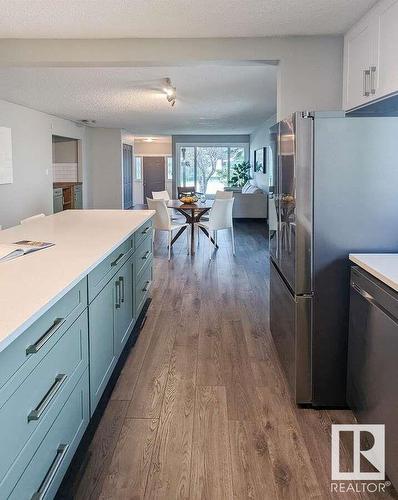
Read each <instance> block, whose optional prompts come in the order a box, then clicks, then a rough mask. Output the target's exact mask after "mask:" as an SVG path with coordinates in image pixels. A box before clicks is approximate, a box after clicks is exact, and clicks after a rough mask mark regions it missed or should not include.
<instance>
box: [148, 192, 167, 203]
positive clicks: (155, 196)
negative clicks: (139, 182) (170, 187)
mask: <svg viewBox="0 0 398 500" xmlns="http://www.w3.org/2000/svg"><path fill="white" fill-rule="evenodd" d="M152 198H153V199H154V200H164V201H170V196H169V193H168V192H167V191H152Z"/></svg>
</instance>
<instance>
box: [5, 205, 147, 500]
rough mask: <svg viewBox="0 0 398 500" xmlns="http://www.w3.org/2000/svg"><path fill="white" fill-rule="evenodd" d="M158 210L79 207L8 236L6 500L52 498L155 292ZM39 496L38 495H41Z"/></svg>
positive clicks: (31, 223)
mask: <svg viewBox="0 0 398 500" xmlns="http://www.w3.org/2000/svg"><path fill="white" fill-rule="evenodd" d="M153 215H154V212H153V211H149V210H145V211H120V210H73V211H65V212H61V213H59V214H56V215H52V216H49V217H45V218H41V219H37V220H34V221H32V222H30V223H29V224H26V225H23V226H22V225H21V226H18V227H14V228H10V229H8V230H5V231H2V232H1V233H0V243H13V242H17V241H20V240H35V241H46V242H52V243H55V245H54V246H53V247H50V248H46V249H43V250H40V251H38V252H35V253H32V254H29V255H25V256H23V257H18V258H17V259H14V260H11V261H8V262H2V263H0V441H1V443H2V446H1V449H0V498H15V499H17V498H18V499H20V498H33V497H34V498H36V497H37V498H43V499H47V498H53V497H54V496H55V494H56V491H57V489H58V487H59V484H60V482H61V481H62V478H63V476H64V474H65V472H66V470H67V468H68V465H69V463H70V461H71V460H72V458H73V455H74V453H75V451H76V449H77V446H78V444H79V442H80V440H81V438H82V436H83V434H84V432H85V429H86V427H87V425H88V423H89V421H90V418H91V417H92V415H93V414H94V412H95V409H96V407H97V405H98V403H99V401H100V399H101V396H102V395H103V393H104V390H105V388H106V386H107V384H108V382H109V380H110V378H111V375H112V373H113V371H114V369H115V367H116V365H117V363H118V360H119V358H120V355H121V353H122V351H123V349H124V347H125V346H126V343H127V341H128V339H129V336H130V334H131V332H132V330H133V328H134V326H135V324H136V321H137V318H138V317H139V315H140V313H141V311H142V309H143V308H144V305H145V303H146V301H147V299H148V294H149V290H150V285H151V282H152V221H151V218H152V217H153ZM35 495H36V496H35Z"/></svg>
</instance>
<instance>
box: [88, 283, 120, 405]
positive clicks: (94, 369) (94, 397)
mask: <svg viewBox="0 0 398 500" xmlns="http://www.w3.org/2000/svg"><path fill="white" fill-rule="evenodd" d="M116 280H117V278H116V277H114V278H112V279H111V280H110V282H109V283H108V284H107V285H106V286H105V287H104V288H103V290H102V291H101V292H100V293H99V294H98V295H97V297H96V298H95V299H94V300H93V301H92V303H91V304H90V306H89V339H90V401H91V414H93V412H94V410H95V408H96V406H97V404H98V401H99V400H100V398H101V395H102V393H103V391H104V389H105V387H106V384H107V383H108V380H109V378H110V376H111V374H112V370H113V368H114V366H115V364H116V354H115V342H114V321H115V304H116V299H117V293H116V287H117V286H118V284H117V283H118V282H117V281H116Z"/></svg>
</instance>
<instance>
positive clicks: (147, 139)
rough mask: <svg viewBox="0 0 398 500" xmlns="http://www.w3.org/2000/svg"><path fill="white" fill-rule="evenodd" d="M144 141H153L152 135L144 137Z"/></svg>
mask: <svg viewBox="0 0 398 500" xmlns="http://www.w3.org/2000/svg"><path fill="white" fill-rule="evenodd" d="M144 142H153V139H152V137H145V139H144Z"/></svg>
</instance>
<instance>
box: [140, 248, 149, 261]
mask: <svg viewBox="0 0 398 500" xmlns="http://www.w3.org/2000/svg"><path fill="white" fill-rule="evenodd" d="M150 255H151V252H150V251H149V250H147V251H146V252H145V255H143V256H142V259H143V260H147V259H148V257H149V256H150Z"/></svg>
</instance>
